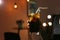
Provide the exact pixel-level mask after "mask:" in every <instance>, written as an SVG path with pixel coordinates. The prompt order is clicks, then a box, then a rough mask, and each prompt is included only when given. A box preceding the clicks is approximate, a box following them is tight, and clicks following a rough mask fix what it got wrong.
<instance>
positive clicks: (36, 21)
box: [29, 14, 43, 40]
mask: <svg viewBox="0 0 60 40" xmlns="http://www.w3.org/2000/svg"><path fill="white" fill-rule="evenodd" d="M40 25H41V22H40V15H39V14H35V15H34V16H33V18H32V20H31V21H29V32H30V40H43V39H42V37H41V35H40V33H39V30H40ZM39 38H40V39H39Z"/></svg>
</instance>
